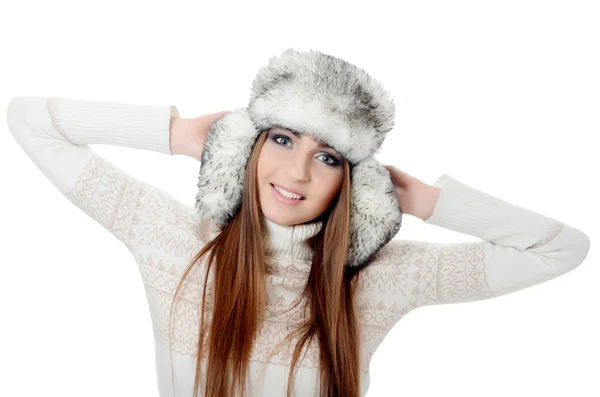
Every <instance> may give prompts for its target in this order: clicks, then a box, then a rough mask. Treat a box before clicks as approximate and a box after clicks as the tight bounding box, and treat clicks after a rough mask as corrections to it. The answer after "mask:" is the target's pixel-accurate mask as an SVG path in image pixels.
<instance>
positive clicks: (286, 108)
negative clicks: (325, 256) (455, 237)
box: [195, 48, 402, 266]
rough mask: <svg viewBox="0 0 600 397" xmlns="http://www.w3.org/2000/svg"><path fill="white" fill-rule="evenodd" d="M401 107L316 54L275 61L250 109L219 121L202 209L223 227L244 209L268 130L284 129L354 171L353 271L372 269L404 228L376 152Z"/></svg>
mask: <svg viewBox="0 0 600 397" xmlns="http://www.w3.org/2000/svg"><path fill="white" fill-rule="evenodd" d="M394 113H395V105H394V101H393V99H392V98H391V96H390V94H389V93H388V92H387V91H386V90H385V89H384V88H383V87H382V85H381V84H380V83H379V82H378V81H377V80H375V79H374V78H373V77H371V76H370V75H369V74H367V73H366V72H365V71H364V70H363V69H361V68H359V67H357V66H354V65H352V64H351V63H348V62H347V61H344V60H343V59H340V58H337V57H334V56H331V55H328V54H324V53H321V52H319V51H316V50H308V51H298V50H295V49H292V48H289V49H287V50H285V51H283V52H282V53H281V54H280V55H279V56H275V57H271V58H270V59H269V62H268V64H267V65H266V66H263V67H262V68H261V69H260V70H259V71H258V74H257V75H256V77H255V78H254V81H253V82H252V92H251V97H250V102H249V105H248V107H247V108H240V109H236V110H234V111H233V112H232V113H229V114H226V115H225V116H223V117H221V118H220V119H218V120H217V121H215V122H214V123H213V125H212V127H211V129H210V131H209V132H208V135H207V137H206V142H205V145H204V149H203V152H202V157H201V166H200V175H199V180H198V185H197V186H198V193H197V195H196V205H195V207H196V209H197V210H198V215H199V216H200V217H201V218H202V219H204V220H208V221H210V222H212V223H213V224H215V225H217V226H218V227H224V226H226V225H227V224H228V223H229V222H230V221H231V219H233V216H234V215H235V214H236V213H237V211H238V210H239V209H240V208H241V204H242V193H243V186H244V172H245V169H246V165H247V163H248V159H249V157H250V152H251V150H252V146H253V145H254V143H255V141H256V139H257V138H258V136H259V135H260V133H261V132H262V131H263V130H267V129H269V128H271V127H275V126H278V127H281V128H285V129H289V130H293V131H297V132H300V133H303V134H307V135H309V136H311V137H313V138H315V139H317V140H321V141H323V142H324V143H326V144H327V145H329V146H331V147H332V148H334V149H335V150H336V151H338V152H339V153H340V154H341V155H343V156H344V157H345V158H346V160H348V162H349V163H350V166H351V203H350V204H351V214H350V230H349V231H348V232H349V241H350V242H349V246H348V258H347V265H348V266H364V265H366V264H367V263H368V261H369V260H370V259H371V258H372V257H373V256H374V255H375V254H376V253H377V251H379V250H380V249H381V247H383V246H384V245H385V244H386V243H388V242H389V241H390V240H391V239H392V238H393V237H394V236H395V235H396V234H397V233H398V231H399V230H400V226H401V224H402V211H401V210H400V205H399V203H398V200H397V198H396V193H395V188H394V185H393V183H392V181H391V179H390V174H389V172H388V171H387V169H385V167H384V166H383V165H382V164H381V163H379V162H378V161H377V160H376V159H375V158H374V154H375V153H377V151H378V150H379V148H380V147H381V145H382V143H383V141H384V139H385V136H386V134H387V132H388V131H390V130H391V129H392V128H393V126H394Z"/></svg>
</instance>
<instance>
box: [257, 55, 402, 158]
mask: <svg viewBox="0 0 600 397" xmlns="http://www.w3.org/2000/svg"><path fill="white" fill-rule="evenodd" d="M248 111H249V113H250V117H251V118H252V121H253V122H254V125H255V126H256V128H258V129H259V130H266V129H269V128H271V127H273V126H279V127H283V128H287V129H290V130H294V131H298V132H302V133H305V134H308V135H310V136H312V137H313V138H315V139H318V140H321V141H323V142H325V143H327V144H328V145H329V146H331V147H332V148H334V149H335V150H337V151H338V152H339V153H340V154H342V155H343V156H344V157H345V158H346V159H347V160H348V161H350V162H351V163H353V164H355V163H358V162H359V161H361V160H363V159H365V158H366V157H368V156H370V155H373V154H375V152H376V151H377V149H378V148H379V147H380V146H381V144H382V143H383V141H384V139H385V136H386V133H387V132H388V131H390V130H391V129H392V128H393V126H394V114H395V105H394V100H393V99H392V98H391V95H390V93H389V92H388V91H386V90H385V89H384V88H383V86H382V85H381V83H380V82H378V81H377V80H375V79H374V78H373V77H371V76H370V75H369V74H367V73H366V72H365V71H364V70H363V69H361V68H359V67H357V66H354V65H352V64H351V63H348V62H346V61H344V60H343V59H340V58H337V57H334V56H331V55H327V54H324V53H321V52H319V51H315V50H309V51H304V52H301V51H297V50H295V49H292V48H289V49H287V50H285V51H283V53H281V55H279V56H278V57H271V58H270V59H269V62H268V64H267V65H266V66H263V67H262V68H261V69H260V70H259V72H258V74H257V75H256V77H255V78H254V81H253V82H252V93H251V99H250V103H249V106H248Z"/></svg>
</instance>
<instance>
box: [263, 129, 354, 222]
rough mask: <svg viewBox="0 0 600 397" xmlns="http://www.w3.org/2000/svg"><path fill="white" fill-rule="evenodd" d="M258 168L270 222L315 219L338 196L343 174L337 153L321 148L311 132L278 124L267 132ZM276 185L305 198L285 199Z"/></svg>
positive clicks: (266, 215)
mask: <svg viewBox="0 0 600 397" xmlns="http://www.w3.org/2000/svg"><path fill="white" fill-rule="evenodd" d="M257 167H258V169H257V178H258V193H259V197H260V207H261V210H262V212H263V214H264V215H265V217H267V218H268V219H269V220H270V221H272V222H275V223H277V224H280V225H286V226H291V225H297V224H301V223H305V222H308V221H312V220H313V219H315V218H317V217H319V216H320V215H321V214H322V213H323V212H325V210H327V208H329V206H330V205H331V203H332V202H333V200H334V199H335V198H336V196H337V195H338V193H339V191H340V189H341V186H342V181H343V176H344V172H343V163H342V156H341V155H340V154H339V153H338V152H336V151H335V150H333V149H330V148H328V147H326V146H322V147H320V146H319V142H318V141H316V140H314V139H313V138H312V137H310V136H308V135H305V134H300V135H296V134H295V133H292V131H290V130H287V129H283V128H276V127H274V128H271V130H270V131H269V132H268V135H267V140H266V141H265V144H264V146H263V148H262V150H261V152H260V155H259V158H258V166H257ZM273 184H274V185H276V186H279V187H281V188H283V189H286V188H287V189H291V190H293V191H296V192H298V193H299V194H300V195H302V196H303V197H304V198H303V199H302V200H296V199H291V200H285V199H283V201H282V199H281V196H279V197H278V195H280V194H281V193H279V192H277V190H276V189H275V188H274V187H273ZM283 194H287V193H285V192H284V193H283ZM285 201H289V203H286V202H285Z"/></svg>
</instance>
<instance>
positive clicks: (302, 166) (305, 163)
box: [288, 156, 310, 181]
mask: <svg viewBox="0 0 600 397" xmlns="http://www.w3.org/2000/svg"><path fill="white" fill-rule="evenodd" d="M288 174H289V175H290V176H291V177H293V178H294V179H295V180H298V181H306V180H308V179H309V178H310V161H309V160H308V159H306V158H304V157H301V156H296V157H295V158H294V159H292V162H291V164H290V165H289V168H288Z"/></svg>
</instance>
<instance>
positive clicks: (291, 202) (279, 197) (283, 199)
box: [269, 183, 304, 205]
mask: <svg viewBox="0 0 600 397" xmlns="http://www.w3.org/2000/svg"><path fill="white" fill-rule="evenodd" d="M269 185H271V191H273V195H274V196H275V198H276V199H277V200H279V201H280V202H282V203H283V204H288V205H298V204H300V202H301V201H303V200H304V199H291V198H287V197H284V196H283V195H282V194H281V193H279V192H278V191H277V189H275V187H274V186H273V184H272V183H270V184H269Z"/></svg>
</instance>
